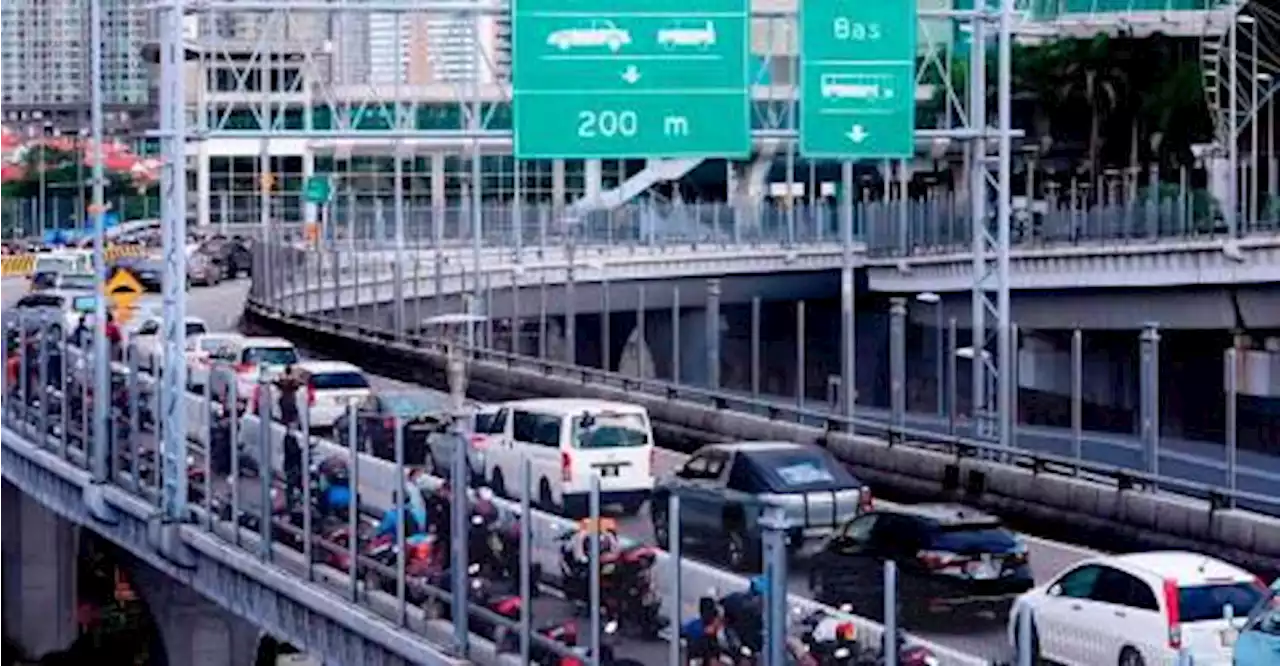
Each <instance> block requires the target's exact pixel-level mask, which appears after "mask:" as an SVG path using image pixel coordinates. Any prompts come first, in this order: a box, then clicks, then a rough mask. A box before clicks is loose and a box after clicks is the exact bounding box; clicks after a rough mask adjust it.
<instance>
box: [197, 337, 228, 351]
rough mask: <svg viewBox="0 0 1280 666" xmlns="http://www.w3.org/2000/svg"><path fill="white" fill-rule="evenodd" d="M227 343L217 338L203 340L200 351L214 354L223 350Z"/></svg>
mask: <svg viewBox="0 0 1280 666" xmlns="http://www.w3.org/2000/svg"><path fill="white" fill-rule="evenodd" d="M225 343H226V341H225V340H219V339H217V338H201V339H200V351H207V352H210V353H213V352H216V351H218V350H219V349H221V348H222V345H223V344H225Z"/></svg>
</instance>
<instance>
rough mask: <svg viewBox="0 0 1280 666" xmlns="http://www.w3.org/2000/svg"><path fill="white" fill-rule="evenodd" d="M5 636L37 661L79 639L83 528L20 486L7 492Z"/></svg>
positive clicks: (4, 521) (7, 487) (4, 525)
mask: <svg viewBox="0 0 1280 666" xmlns="http://www.w3.org/2000/svg"><path fill="white" fill-rule="evenodd" d="M3 493H4V494H3V498H2V501H3V514H4V515H3V530H4V536H3V541H2V542H0V545H2V546H3V551H4V563H3V567H4V569H3V576H4V580H3V584H4V609H3V613H2V614H0V615H2V617H3V620H4V635H5V636H6V637H8V638H11V639H13V640H15V641H16V642H17V643H18V644H19V645H21V646H22V647H23V649H24V650H26V652H27V654H28V655H29V656H31V657H34V658H39V657H43V656H44V655H47V654H49V653H51V652H57V651H60V650H65V649H67V648H69V647H71V643H72V642H73V641H74V640H75V639H76V635H77V633H78V629H77V627H76V559H77V555H78V554H79V527H78V526H76V525H74V524H72V523H70V522H67V521H65V520H63V519H62V518H61V517H60V516H58V515H57V514H55V513H54V512H52V511H50V510H48V509H46V508H45V507H44V506H43V505H41V504H40V503H39V502H37V501H35V500H33V499H31V498H30V497H27V496H26V495H24V494H23V493H22V492H21V491H19V490H18V488H17V487H16V486H12V485H10V484H7V483H6V484H4V490H3Z"/></svg>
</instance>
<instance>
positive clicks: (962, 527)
mask: <svg viewBox="0 0 1280 666" xmlns="http://www.w3.org/2000/svg"><path fill="white" fill-rule="evenodd" d="M929 543H930V549H931V550H940V551H945V552H948V553H961V554H964V553H1005V552H1009V551H1012V550H1015V549H1016V548H1018V538H1017V537H1016V536H1014V534H1013V532H1011V531H1009V530H1007V529H1005V528H1004V526H1002V525H1001V524H1000V523H997V522H983V523H961V524H956V525H936V526H935V527H934V528H933V530H932V536H931V537H930V539H929Z"/></svg>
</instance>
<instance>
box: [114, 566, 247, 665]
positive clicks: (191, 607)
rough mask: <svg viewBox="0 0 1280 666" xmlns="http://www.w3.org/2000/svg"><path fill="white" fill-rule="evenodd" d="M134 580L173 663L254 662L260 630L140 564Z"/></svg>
mask: <svg viewBox="0 0 1280 666" xmlns="http://www.w3.org/2000/svg"><path fill="white" fill-rule="evenodd" d="M130 573H131V574H132V580H133V583H134V585H135V587H136V588H137V589H138V592H139V594H141V595H142V598H143V599H144V600H145V601H146V602H147V610H149V611H150V612H151V617H152V619H154V620H155V622H156V626H157V628H158V629H159V631H160V639H161V642H163V643H164V651H165V657H166V662H165V663H168V664H170V666H179V665H181V666H239V665H240V664H252V663H254V661H255V659H256V657H257V652H258V641H259V639H260V637H261V631H260V630H259V629H258V628H257V627H255V626H253V625H252V624H251V623H249V622H246V621H245V620H242V619H241V618H239V617H238V616H235V615H232V614H231V613H230V612H228V611H227V610H226V609H224V608H222V607H221V606H218V605H217V604H215V603H213V602H211V601H209V600H208V599H205V598H204V597H203V596H201V595H200V594H199V593H197V592H196V591H194V590H192V589H191V588H189V587H187V586H185V585H182V584H181V583H178V582H176V581H174V580H173V579H172V578H169V577H168V576H166V575H165V574H163V573H160V572H159V571H156V570H155V569H152V568H151V567H150V566H148V565H146V564H144V563H142V562H136V561H135V562H134V563H133V566H132V567H131V572H130Z"/></svg>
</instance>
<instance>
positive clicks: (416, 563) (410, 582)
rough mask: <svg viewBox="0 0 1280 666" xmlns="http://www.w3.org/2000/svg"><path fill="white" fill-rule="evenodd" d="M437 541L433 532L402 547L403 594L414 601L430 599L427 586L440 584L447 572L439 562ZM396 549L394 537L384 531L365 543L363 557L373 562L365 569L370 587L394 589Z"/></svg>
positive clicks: (431, 586)
mask: <svg viewBox="0 0 1280 666" xmlns="http://www.w3.org/2000/svg"><path fill="white" fill-rule="evenodd" d="M439 545H440V544H439V543H438V542H437V540H436V538H435V536H434V535H427V536H426V537H425V538H422V539H415V540H414V541H413V542H411V543H408V544H407V545H406V547H405V560H404V579H405V598H406V599H408V600H409V601H410V602H411V603H413V604H415V605H417V604H423V603H424V602H429V601H430V600H431V599H432V598H433V595H431V594H430V593H429V591H428V588H439V587H440V586H441V585H440V584H441V583H442V582H443V581H445V580H446V573H447V572H446V571H445V570H444V569H443V568H441V567H440V566H439V563H438V561H437V557H436V555H435V551H436V550H437V549H438V547H439ZM399 551H400V549H399V546H398V544H396V538H395V537H393V536H391V535H386V534H384V535H382V536H379V537H375V538H374V539H373V540H372V541H370V542H369V543H368V544H367V545H366V546H365V550H364V555H365V557H368V558H369V559H371V560H373V562H374V563H375V566H371V567H369V569H368V571H366V572H365V584H366V585H367V586H368V587H369V588H371V589H378V590H382V591H383V592H387V593H391V594H394V593H395V592H396V576H397V573H396V565H397V558H398V555H399Z"/></svg>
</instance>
